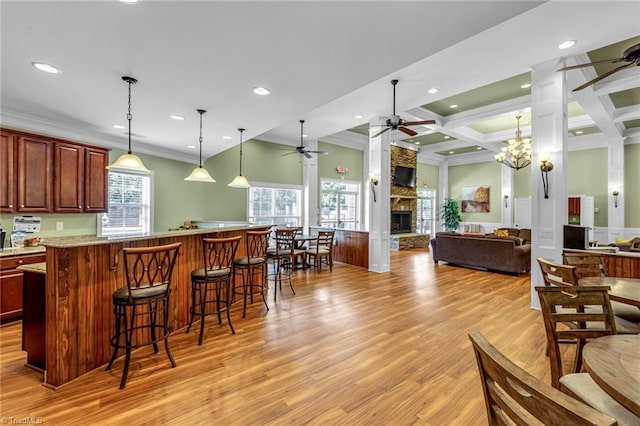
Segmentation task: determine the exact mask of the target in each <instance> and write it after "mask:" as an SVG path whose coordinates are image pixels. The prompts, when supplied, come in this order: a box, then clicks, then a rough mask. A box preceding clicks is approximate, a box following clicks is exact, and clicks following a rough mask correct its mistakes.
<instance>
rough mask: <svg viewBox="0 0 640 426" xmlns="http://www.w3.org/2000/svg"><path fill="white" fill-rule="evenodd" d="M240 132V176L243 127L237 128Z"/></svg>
mask: <svg viewBox="0 0 640 426" xmlns="http://www.w3.org/2000/svg"><path fill="white" fill-rule="evenodd" d="M238 131H239V132H240V176H242V132H244V129H238Z"/></svg>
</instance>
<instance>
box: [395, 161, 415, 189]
mask: <svg viewBox="0 0 640 426" xmlns="http://www.w3.org/2000/svg"><path fill="white" fill-rule="evenodd" d="M393 184H394V185H396V186H406V187H408V188H413V187H415V186H416V169H415V168H413V167H404V166H396V173H395V175H394V177H393Z"/></svg>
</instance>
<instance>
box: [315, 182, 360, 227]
mask: <svg viewBox="0 0 640 426" xmlns="http://www.w3.org/2000/svg"><path fill="white" fill-rule="evenodd" d="M324 182H333V183H346V184H348V185H356V186H357V187H358V191H357V192H358V197H357V198H358V199H357V206H356V207H357V209H358V211H357V212H356V223H355V225H356V228H355V229H360V228H361V227H362V224H363V223H364V222H363V220H362V212H363V211H364V208H363V207H362V191H363V185H362V182H361V181H359V180H349V179H334V178H320V185H319V190H318V199H319V202H318V209H322V192H323V189H322V184H323V183H324ZM318 221H319V222H320V223H322V217H320V216H319V217H318Z"/></svg>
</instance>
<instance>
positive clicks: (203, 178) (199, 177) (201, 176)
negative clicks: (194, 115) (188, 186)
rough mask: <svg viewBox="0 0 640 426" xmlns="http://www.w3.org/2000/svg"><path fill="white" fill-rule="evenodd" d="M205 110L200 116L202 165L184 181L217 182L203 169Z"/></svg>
mask: <svg viewBox="0 0 640 426" xmlns="http://www.w3.org/2000/svg"><path fill="white" fill-rule="evenodd" d="M205 112H207V111H205V110H203V109H199V110H198V114H200V163H199V164H200V165H199V166H198V167H196V168H195V169H193V171H192V172H191V174H190V175H189V176H187V177H186V178H184V180H188V181H191V182H215V180H214V179H213V178H212V177H211V175H210V174H209V172H208V171H207V169H204V168H203V167H202V114H204V113H205Z"/></svg>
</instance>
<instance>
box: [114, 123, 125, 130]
mask: <svg viewBox="0 0 640 426" xmlns="http://www.w3.org/2000/svg"><path fill="white" fill-rule="evenodd" d="M111 127H113V128H114V129H118V130H124V126H123V125H122V124H114V125H112V126H111Z"/></svg>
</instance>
